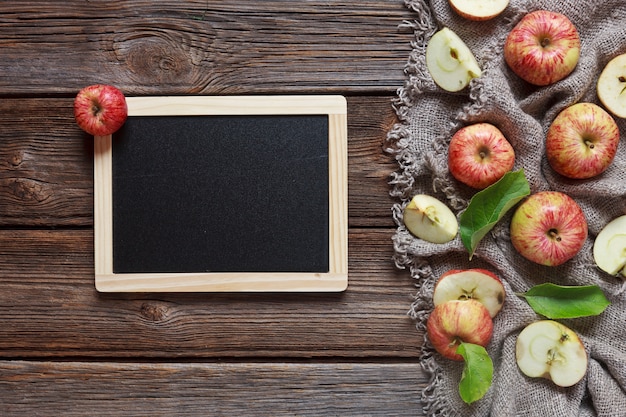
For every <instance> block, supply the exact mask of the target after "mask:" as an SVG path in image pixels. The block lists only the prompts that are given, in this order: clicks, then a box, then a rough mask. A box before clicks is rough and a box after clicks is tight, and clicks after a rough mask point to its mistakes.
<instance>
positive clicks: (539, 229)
mask: <svg viewBox="0 0 626 417" xmlns="http://www.w3.org/2000/svg"><path fill="white" fill-rule="evenodd" d="M510 234H511V243H512V244H513V247H515V249H516V250H517V251H518V252H519V253H520V254H521V255H522V256H524V257H525V258H526V259H528V260H530V261H533V262H535V263H538V264H541V265H546V266H557V265H561V264H563V263H565V262H566V261H568V260H570V259H571V258H573V257H574V256H575V255H576V254H577V253H578V252H579V251H580V250H581V249H582V247H583V245H584V243H585V240H586V239H587V234H588V229H587V219H586V218H585V214H584V213H583V211H582V209H581V208H580V206H579V205H578V203H576V201H574V199H572V198H571V197H570V196H568V195H567V194H564V193H561V192H559V191H542V192H538V193H535V194H531V195H530V196H529V197H527V198H526V200H524V201H523V202H522V203H521V204H520V205H519V207H518V208H517V209H516V210H515V213H514V214H513V218H512V219H511V227H510Z"/></svg>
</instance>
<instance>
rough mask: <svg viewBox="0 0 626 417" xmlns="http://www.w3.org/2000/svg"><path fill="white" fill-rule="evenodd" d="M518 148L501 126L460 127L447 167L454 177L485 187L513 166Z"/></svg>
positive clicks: (468, 183)
mask: <svg viewBox="0 0 626 417" xmlns="http://www.w3.org/2000/svg"><path fill="white" fill-rule="evenodd" d="M514 164H515V151H514V150H513V147H512V146H511V144H510V143H509V141H508V140H507V139H506V138H505V137H504V135H503V134H502V132H501V131H500V129H498V128H497V127H495V126H494V125H492V124H490V123H476V124H473V125H469V126H465V127H462V128H461V129H459V130H458V131H457V132H456V133H455V134H454V135H453V136H452V139H451V140H450V145H449V147H448V169H449V170H450V173H451V174H452V176H453V177H454V178H456V179H457V180H459V181H461V182H462V183H464V184H466V185H469V186H470V187H473V188H477V189H483V188H485V187H488V186H489V185H491V184H493V183H494V182H496V181H498V180H499V179H500V178H502V176H504V174H506V173H507V172H509V171H510V170H511V169H513V165H514Z"/></svg>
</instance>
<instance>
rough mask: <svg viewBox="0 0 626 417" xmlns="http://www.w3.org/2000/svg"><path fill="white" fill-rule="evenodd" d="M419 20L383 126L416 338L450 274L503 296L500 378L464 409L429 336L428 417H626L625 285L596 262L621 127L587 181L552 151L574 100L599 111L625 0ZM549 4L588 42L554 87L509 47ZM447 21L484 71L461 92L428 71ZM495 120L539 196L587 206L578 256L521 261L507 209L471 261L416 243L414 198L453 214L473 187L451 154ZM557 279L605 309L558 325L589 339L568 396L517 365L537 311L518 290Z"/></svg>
mask: <svg viewBox="0 0 626 417" xmlns="http://www.w3.org/2000/svg"><path fill="white" fill-rule="evenodd" d="M406 4H407V7H409V8H411V9H412V10H413V11H414V12H415V20H413V21H410V22H405V23H404V26H405V27H407V28H410V29H411V30H412V31H413V33H414V34H415V38H414V42H413V44H412V52H411V55H410V56H409V58H408V62H407V65H406V68H405V74H406V82H405V84H404V86H403V87H402V88H400V89H399V90H398V94H397V97H396V99H395V103H394V105H395V108H396V111H397V114H398V118H399V122H398V123H397V124H396V125H395V126H394V127H393V128H392V129H391V130H390V131H389V133H388V138H387V143H386V145H385V148H386V151H387V152H388V153H390V154H392V155H393V156H394V157H395V159H396V160H397V162H398V168H397V170H396V172H394V173H393V175H392V178H391V195H392V196H393V197H394V198H395V199H396V201H397V203H396V204H394V206H393V208H392V212H393V216H394V220H395V221H396V223H397V225H398V227H397V230H396V232H395V234H394V236H393V245H394V262H395V264H396V266H397V267H399V268H403V269H407V270H409V271H410V273H411V275H412V276H413V277H414V278H415V281H414V282H415V284H416V288H417V291H416V293H415V299H414V302H413V304H412V305H411V307H410V311H409V314H410V315H411V316H412V317H413V318H414V320H415V323H416V326H417V328H418V329H419V330H421V331H424V332H425V323H426V320H427V318H428V315H429V314H430V311H431V310H432V308H433V305H432V293H433V288H434V284H435V282H436V280H437V278H438V277H439V276H440V275H441V274H442V273H444V272H446V271H447V270H450V269H464V268H485V269H489V270H491V271H493V272H495V273H496V274H498V275H499V276H500V277H501V278H502V280H503V282H504V285H505V289H506V291H507V299H506V301H505V304H504V308H503V309H502V311H501V312H500V313H499V314H498V315H497V316H496V318H495V320H494V334H493V339H492V341H491V343H490V344H489V346H488V352H489V354H490V356H491V358H492V359H493V361H494V366H495V371H494V379H493V384H492V387H491V389H490V390H489V392H488V393H487V394H486V396H485V397H484V398H483V399H481V400H479V401H477V402H475V403H473V404H472V405H466V404H465V403H463V402H462V400H461V399H460V396H459V394H458V383H459V380H460V378H461V371H462V367H463V364H462V363H460V362H453V361H450V360H447V359H444V358H442V357H441V356H440V355H439V354H438V353H436V352H435V351H434V350H433V349H432V347H431V345H430V342H429V341H428V339H427V338H426V337H425V340H424V345H423V348H422V357H421V364H422V366H423V368H424V369H425V371H426V372H427V373H428V374H429V375H430V382H429V385H428V386H427V387H426V388H425V389H424V390H423V392H422V401H423V404H424V409H425V410H426V412H427V413H428V415H430V416H463V417H468V416H506V417H511V416H532V417H539V416H550V417H560V416H563V417H565V416H567V417H571V416H607V417H608V416H611V417H615V416H620V415H623V416H626V290H625V289H624V286H625V283H624V282H623V281H622V280H621V279H619V278H616V277H612V276H609V275H608V274H606V273H603V272H601V271H600V270H599V269H598V268H597V267H596V266H595V264H594V260H593V255H592V248H593V241H594V239H595V236H596V235H597V234H598V232H599V231H600V230H601V229H602V227H603V226H604V225H605V224H606V223H608V222H609V221H610V220H612V219H614V218H616V217H618V216H620V215H623V214H626V120H625V119H616V121H617V123H618V127H619V129H620V132H621V138H622V139H621V143H620V145H619V148H618V152H617V155H616V157H615V159H614V161H613V163H612V164H611V166H610V167H609V169H608V170H607V171H606V172H605V173H604V174H602V175H601V176H598V177H596V178H593V179H590V180H580V181H572V180H565V179H564V178H563V177H560V176H559V175H557V174H556V173H554V171H552V169H551V168H550V166H549V164H548V162H547V160H546V157H545V152H544V142H545V135H546V132H547V129H548V127H549V125H550V123H551V122H552V120H553V119H554V118H555V117H556V115H557V114H558V113H559V112H560V111H561V110H563V109H564V108H566V107H567V106H569V105H571V104H574V103H576V102H593V103H596V104H600V102H599V100H598V97H597V94H596V83H597V79H598V76H599V74H600V72H601V71H602V69H603V68H604V66H605V65H606V63H607V62H608V61H609V60H610V59H611V58H613V57H615V56H617V55H619V54H621V53H626V2H624V1H623V0H588V1H584V2H583V1H580V0H563V1H559V2H554V1H548V0H534V1H533V0H511V2H510V4H509V6H508V7H507V9H506V10H505V11H504V12H503V13H502V14H501V15H500V16H498V17H496V18H494V19H492V20H489V21H484V22H470V21H468V20H465V19H463V18H461V17H459V16H458V15H456V14H455V13H454V12H453V11H452V10H451V9H450V6H449V5H448V0H432V1H427V0H407V1H406ZM539 9H545V10H552V11H555V12H560V13H563V14H565V15H566V16H568V17H569V18H570V20H571V21H572V22H573V23H574V25H575V26H576V27H577V29H578V31H579V34H580V37H581V57H580V60H579V62H578V65H577V67H576V69H575V71H574V72H573V73H572V74H571V75H570V76H568V77H567V78H565V79H564V80H562V81H559V82H557V83H555V84H553V85H550V86H547V87H533V86H531V85H530V84H528V83H526V82H525V81H522V80H521V79H520V78H518V77H517V76H516V75H515V74H514V73H513V72H512V71H511V70H510V69H509V68H508V66H507V65H506V63H505V62H504V57H503V45H504V41H505V39H506V36H507V34H508V33H509V31H510V30H511V29H512V28H513V26H515V24H516V23H517V22H518V21H519V20H520V19H521V18H522V17H523V16H524V15H525V14H526V13H528V12H530V11H533V10H539ZM442 27H449V28H450V29H452V30H453V31H454V32H456V33H457V34H458V35H459V36H460V37H461V38H462V39H463V40H464V41H465V42H466V44H467V45H468V46H469V48H470V49H471V50H472V51H473V52H474V55H475V56H476V58H477V60H478V62H479V65H480V66H481V68H482V69H483V75H482V76H481V77H480V78H477V79H474V80H473V81H472V82H471V84H470V86H469V87H468V88H467V89H465V90H463V91H461V92H458V93H449V92H445V91H443V90H442V89H440V88H439V87H437V86H436V85H435V83H434V82H433V81H432V79H431V77H430V74H429V72H428V69H427V67H426V63H425V50H426V45H427V43H428V40H429V39H430V37H431V36H432V35H433V34H434V33H435V32H436V31H437V30H439V29H441V28H442ZM482 121H485V122H490V123H493V124H495V125H496V126H498V127H499V128H500V130H502V132H503V133H504V135H505V136H506V137H507V139H508V140H509V142H510V143H511V144H512V145H513V147H514V149H515V153H516V163H515V167H514V169H519V168H523V169H524V171H525V173H526V177H527V179H528V181H529V183H530V185H531V191H532V192H533V193H535V192H539V191H543V190H556V191H562V192H565V193H566V194H568V195H570V196H571V197H572V198H574V199H575V200H576V202H578V204H579V205H580V206H581V207H582V209H583V211H584V212H585V215H586V217H587V221H588V226H589V237H588V239H587V241H586V243H585V245H584V247H583V249H582V250H581V252H580V253H579V254H578V255H577V256H576V257H575V258H574V259H572V260H570V261H568V262H566V263H565V264H563V265H561V266H558V267H545V266H540V265H537V264H534V263H532V262H530V261H527V260H525V259H524V258H522V257H521V256H520V255H519V254H518V253H517V252H516V251H515V250H514V248H513V247H512V245H511V242H510V236H509V224H510V219H511V216H512V213H513V210H511V211H510V212H509V213H507V215H506V216H505V217H504V218H503V219H502V220H501V221H500V222H499V223H498V224H497V225H496V226H495V227H494V228H493V230H492V231H491V232H490V233H489V234H488V235H487V236H485V238H484V239H483V240H482V241H481V243H480V244H479V246H478V248H477V250H476V253H475V255H474V257H473V258H472V260H471V261H470V260H469V259H468V258H469V257H468V253H467V251H466V249H465V248H464V247H463V245H462V243H461V240H460V237H459V236H457V238H456V239H455V240H453V241H452V242H449V243H446V244H431V243H428V242H425V241H423V240H420V239H417V238H415V237H414V236H412V235H411V234H410V233H409V232H408V231H407V230H406V228H405V227H404V225H403V222H402V211H403V208H404V207H405V206H406V204H408V202H409V201H410V199H411V198H412V197H413V196H414V195H415V194H418V193H425V194H430V195H433V196H435V197H437V198H439V199H440V200H442V201H444V202H446V204H447V205H448V206H449V207H450V208H452V209H453V211H454V212H455V213H456V214H457V215H458V214H460V213H461V212H462V211H463V210H464V209H465V208H466V207H467V204H468V202H469V200H470V198H471V197H472V195H473V194H474V193H475V192H476V191H475V190H472V189H470V188H468V187H466V186H463V185H462V184H460V183H459V182H457V181H456V180H455V179H454V178H453V177H452V176H451V175H450V174H449V172H448V167H447V146H448V143H449V141H450V138H451V136H452V134H453V133H454V132H455V131H456V130H458V129H459V128H460V127H461V126H464V125H467V124H471V123H475V122H482ZM544 282H552V283H555V284H561V285H589V284H597V285H599V286H600V287H601V288H602V290H603V291H604V293H605V294H606V295H607V298H608V299H609V300H610V301H611V303H612V304H611V305H610V306H609V307H608V308H607V309H606V310H605V311H604V313H602V314H601V315H599V316H595V317H588V318H579V319H568V320H561V322H562V323H563V324H565V325H567V326H568V327H570V328H572V329H573V330H574V331H575V332H576V333H577V334H578V335H579V336H580V338H581V340H582V341H583V343H584V345H585V347H586V350H587V353H588V356H589V365H588V370H587V373H586V375H585V377H584V379H583V380H582V381H581V382H579V383H578V384H576V385H574V386H572V387H569V388H559V387H556V386H555V385H554V384H553V383H552V382H550V381H548V380H546V379H541V378H534V379H531V378H528V377H525V376H524V375H523V374H522V373H521V372H520V371H519V370H518V368H517V364H516V361H515V342H516V338H517V335H518V334H519V332H520V331H521V330H522V329H523V328H524V327H525V326H526V325H528V324H529V323H531V322H533V321H536V320H539V319H541V318H542V317H541V316H539V315H537V314H536V313H534V311H533V310H532V309H531V308H530V306H529V305H528V304H527V302H526V301H525V300H523V299H522V298H520V297H518V296H516V295H515V294H516V293H521V292H525V291H527V290H528V289H529V288H531V287H532V286H535V285H538V284H541V283H544Z"/></svg>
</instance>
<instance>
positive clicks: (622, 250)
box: [593, 215, 626, 279]
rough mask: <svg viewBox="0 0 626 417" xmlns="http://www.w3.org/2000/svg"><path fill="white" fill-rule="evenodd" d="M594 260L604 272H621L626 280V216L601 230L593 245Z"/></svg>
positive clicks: (612, 221) (615, 273)
mask: <svg viewBox="0 0 626 417" xmlns="http://www.w3.org/2000/svg"><path fill="white" fill-rule="evenodd" d="M593 259H594V261H595V262H596V265H597V266H598V268H600V269H601V270H603V271H604V272H607V273H609V274H611V275H617V274H619V273H620V272H621V274H622V277H624V278H625V279H626V215H623V216H620V217H617V218H616V219H613V220H611V221H610V222H609V223H607V225H606V226H604V228H603V229H602V230H600V233H598V236H596V240H595V242H594V244H593Z"/></svg>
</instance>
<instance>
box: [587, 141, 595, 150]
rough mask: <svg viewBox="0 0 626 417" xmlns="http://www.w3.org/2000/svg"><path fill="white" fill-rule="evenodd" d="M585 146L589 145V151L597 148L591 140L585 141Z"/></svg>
mask: <svg viewBox="0 0 626 417" xmlns="http://www.w3.org/2000/svg"><path fill="white" fill-rule="evenodd" d="M585 145H587V147H588V148H589V149H593V148H594V147H595V145H594V144H593V142H592V141H590V140H585Z"/></svg>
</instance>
